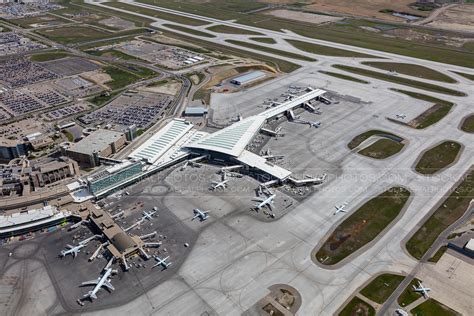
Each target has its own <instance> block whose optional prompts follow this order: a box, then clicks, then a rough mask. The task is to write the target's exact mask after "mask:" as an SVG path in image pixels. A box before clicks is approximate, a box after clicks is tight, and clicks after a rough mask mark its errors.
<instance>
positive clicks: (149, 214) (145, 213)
mask: <svg viewBox="0 0 474 316" xmlns="http://www.w3.org/2000/svg"><path fill="white" fill-rule="evenodd" d="M155 213H156V211H153V212H150V213H147V212H146V211H143V216H142V221H143V220H145V219H147V220H149V221H151V219H152V216H153V215H154V214H155Z"/></svg>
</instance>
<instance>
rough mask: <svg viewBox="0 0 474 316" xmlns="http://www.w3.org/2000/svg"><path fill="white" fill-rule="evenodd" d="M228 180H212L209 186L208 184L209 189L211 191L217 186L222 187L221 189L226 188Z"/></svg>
mask: <svg viewBox="0 0 474 316" xmlns="http://www.w3.org/2000/svg"><path fill="white" fill-rule="evenodd" d="M228 181H229V179H225V180H222V181H212V182H211V186H210V188H209V189H210V190H212V191H215V190H217V189H219V188H222V189H225V188H227V182H228Z"/></svg>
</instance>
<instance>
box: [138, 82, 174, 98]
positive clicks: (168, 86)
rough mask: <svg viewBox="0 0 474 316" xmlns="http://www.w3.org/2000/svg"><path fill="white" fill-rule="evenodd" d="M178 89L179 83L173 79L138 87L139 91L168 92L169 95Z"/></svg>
mask: <svg viewBox="0 0 474 316" xmlns="http://www.w3.org/2000/svg"><path fill="white" fill-rule="evenodd" d="M180 89H181V83H180V82H178V81H175V80H173V81H169V82H166V83H163V84H158V85H150V86H146V87H140V88H138V90H140V91H146V92H154V93H161V94H169V95H176V94H177V93H178V92H179V90H180Z"/></svg>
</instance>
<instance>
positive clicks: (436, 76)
mask: <svg viewBox="0 0 474 316" xmlns="http://www.w3.org/2000/svg"><path fill="white" fill-rule="evenodd" d="M362 64H364V65H367V66H371V67H375V68H378V69H382V70H386V71H396V72H398V73H400V74H404V75H408V76H412V77H417V78H423V79H429V80H436V81H441V82H447V83H456V82H457V81H456V80H454V79H453V78H451V77H449V76H448V75H445V74H443V73H441V72H439V71H436V70H433V69H430V68H427V67H423V66H420V65H415V64H405V63H392V62H375V61H366V62H363V63H362Z"/></svg>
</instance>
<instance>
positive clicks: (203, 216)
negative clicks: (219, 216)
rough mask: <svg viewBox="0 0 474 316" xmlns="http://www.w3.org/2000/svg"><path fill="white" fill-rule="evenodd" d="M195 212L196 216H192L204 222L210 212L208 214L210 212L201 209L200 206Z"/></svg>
mask: <svg viewBox="0 0 474 316" xmlns="http://www.w3.org/2000/svg"><path fill="white" fill-rule="evenodd" d="M193 212H194V217H193V218H192V220H194V219H196V218H199V220H200V221H201V222H203V221H205V220H206V219H208V218H209V214H208V213H209V212H205V211H201V210H200V209H198V208H195V209H194V210H193Z"/></svg>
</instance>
